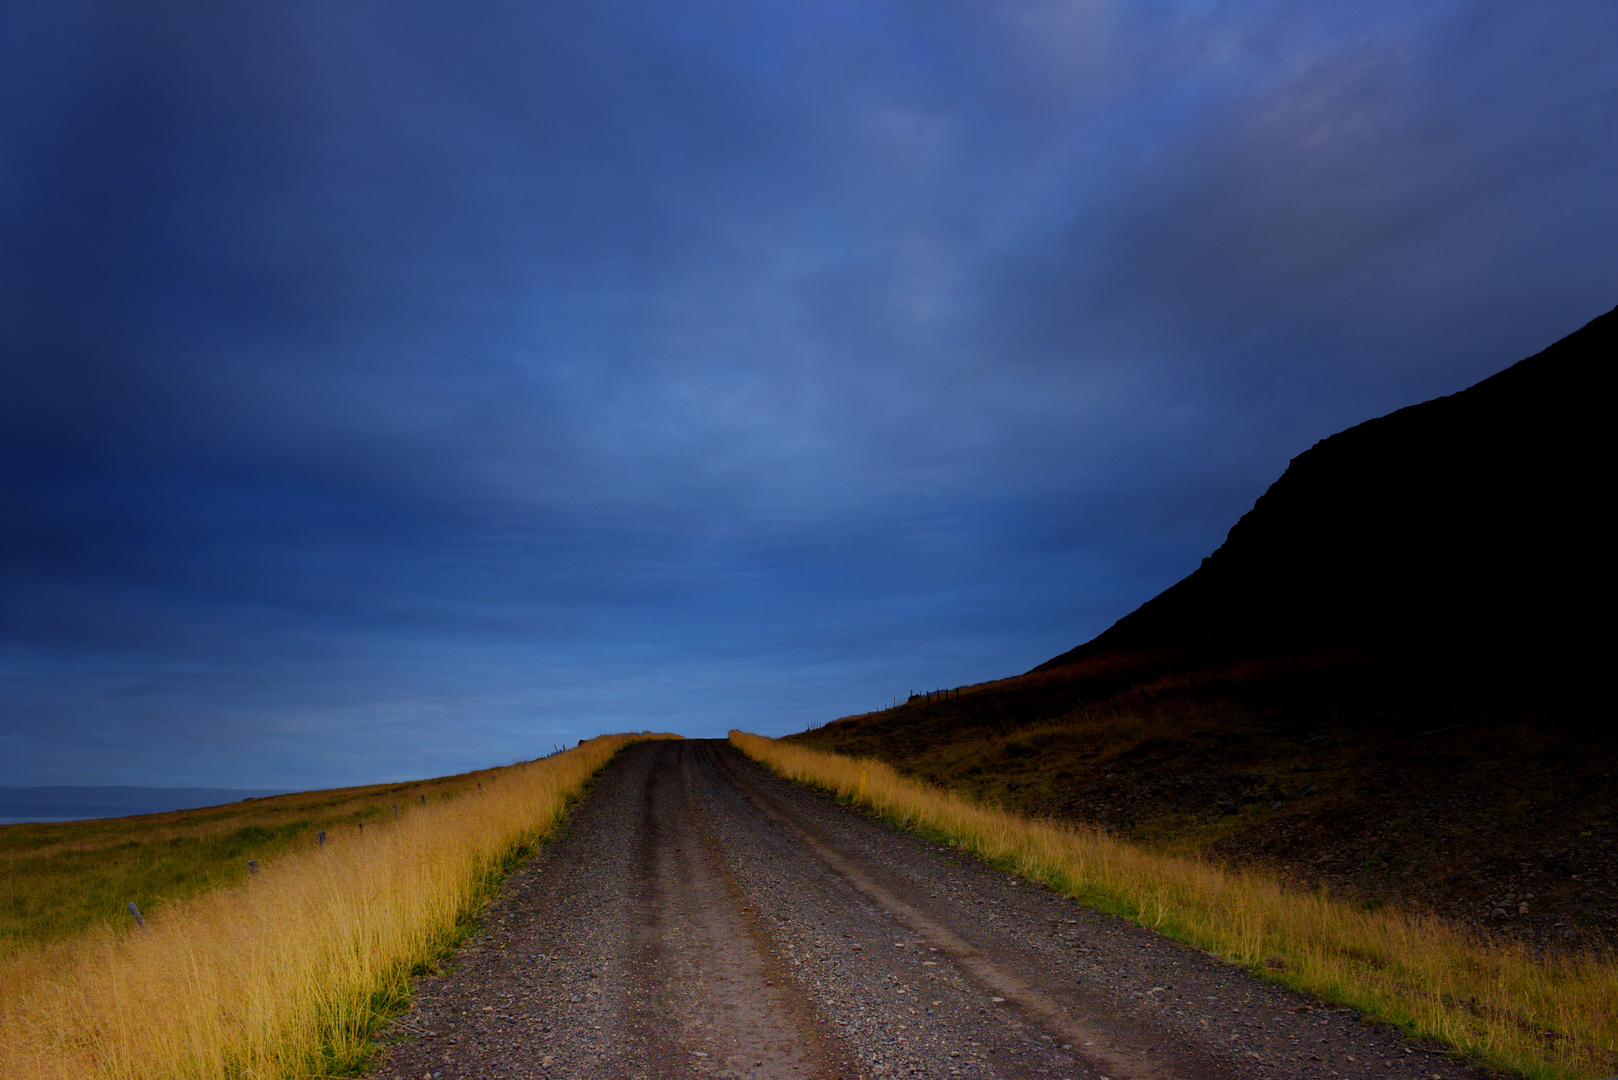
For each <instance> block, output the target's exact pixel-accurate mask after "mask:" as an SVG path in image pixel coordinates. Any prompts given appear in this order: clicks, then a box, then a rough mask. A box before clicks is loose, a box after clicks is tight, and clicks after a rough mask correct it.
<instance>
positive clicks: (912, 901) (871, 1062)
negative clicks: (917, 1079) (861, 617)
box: [374, 740, 1487, 1080]
mask: <svg viewBox="0 0 1618 1080" xmlns="http://www.w3.org/2000/svg"><path fill="white" fill-rule="evenodd" d="M484 926H485V928H484V930H483V931H482V932H480V933H479V934H478V935H477V936H476V937H474V938H473V939H472V940H471V941H470V942H469V944H468V945H467V946H466V947H464V948H463V949H462V950H461V951H460V952H459V953H458V954H457V955H456V956H455V957H454V959H453V960H452V961H451V963H450V964H449V965H448V970H447V972H446V973H445V974H444V975H441V976H438V977H434V978H429V979H424V980H422V982H421V983H420V984H419V986H418V988H417V996H416V998H415V1003H414V1006H413V1008H412V1009H411V1010H410V1011H409V1012H408V1013H406V1014H405V1015H404V1016H403V1017H402V1018H401V1019H400V1020H399V1021H398V1023H397V1024H395V1025H394V1027H393V1029H392V1030H391V1031H390V1032H389V1034H388V1036H387V1037H386V1039H385V1040H384V1041H385V1042H386V1044H387V1050H386V1052H385V1054H384V1056H383V1058H382V1059H381V1062H380V1064H379V1065H378V1067H377V1069H376V1071H375V1074H374V1075H375V1076H377V1077H380V1078H384V1080H386V1078H393V1080H424V1078H426V1077H434V1078H457V1080H458V1078H462V1077H481V1078H489V1080H495V1078H501V1080H504V1078H509V1077H534V1078H540V1077H545V1078H550V1077H559V1078H583V1077H648V1078H653V1077H657V1078H662V1077H715V1078H718V1077H750V1078H752V1077H757V1078H763V1080H774V1078H786V1077H794V1078H808V1077H814V1078H832V1077H850V1078H852V1077H876V1076H899V1075H918V1076H938V1077H954V1076H962V1077H1036V1076H1037V1077H1049V1078H1061V1077H1071V1078H1074V1080H1081V1078H1082V1080H1095V1078H1102V1080H1125V1078H1130V1080H1134V1078H1140V1080H1149V1078H1164V1080H1167V1078H1177V1080H1202V1078H1210V1080H1211V1078H1235V1077H1265V1078H1270V1077H1276V1078H1281V1077H1309V1078H1325V1077H1355V1078H1358V1077H1365V1078H1371V1077H1378V1078H1381V1077H1404V1078H1410V1080H1415V1078H1422V1080H1427V1078H1436V1080H1451V1078H1460V1077H1474V1078H1480V1077H1483V1076H1485V1075H1487V1074H1485V1073H1483V1072H1481V1071H1479V1070H1477V1069H1475V1068H1473V1067H1469V1066H1464V1065H1460V1064H1457V1063H1455V1062H1453V1061H1451V1060H1449V1059H1448V1058H1446V1057H1445V1056H1443V1055H1442V1054H1439V1053H1435V1052H1434V1051H1433V1049H1432V1048H1431V1047H1424V1046H1419V1045H1416V1044H1412V1043H1408V1042H1406V1041H1405V1040H1403V1039H1402V1038H1401V1037H1400V1036H1399V1035H1398V1034H1397V1033H1396V1032H1395V1031H1393V1030H1392V1029H1390V1028H1387V1027H1384V1026H1379V1025H1373V1024H1368V1023H1366V1022H1364V1021H1362V1020H1361V1019H1360V1018H1359V1017H1358V1016H1357V1015H1356V1014H1354V1013H1353V1012H1352V1011H1349V1010H1342V1009H1332V1008H1326V1007H1322V1006H1320V1005H1318V1004H1317V1003H1315V1002H1313V1001H1311V1000H1309V999H1307V998H1303V997H1300V996H1298V995H1296V994H1292V993H1290V992H1288V991H1285V990H1281V989H1279V988H1277V987H1274V986H1271V985H1269V984H1267V983H1264V982H1262V981H1260V980H1258V979H1255V978H1253V977H1252V976H1251V975H1249V974H1247V973H1246V972H1245V971H1242V970H1240V969H1237V968H1234V967H1231V966H1230V965H1228V964H1224V963H1221V962H1219V961H1217V960H1215V959H1213V958H1211V957H1209V956H1207V955H1206V954H1204V953H1201V952H1198V951H1197V950H1195V949H1191V948H1188V947H1186V946H1182V945H1178V944H1176V943H1174V942H1171V941H1167V940H1165V939H1163V938H1160V937H1157V936H1156V935H1153V934H1151V933H1148V932H1146V931H1143V930H1140V929H1138V928H1136V927H1134V926H1132V925H1130V924H1128V923H1125V922H1122V921H1120V920H1118V919H1115V918H1112V917H1110V916H1106V915H1101V914H1099V913H1096V912H1094V911H1091V910H1088V909H1086V908H1084V907H1082V906H1080V905H1078V904H1076V903H1074V902H1073V901H1071V900H1068V899H1066V898H1064V897H1061V896H1059V895H1058V894H1056V893H1054V892H1051V891H1050V890H1047V889H1044V888H1041V887H1037V886H1032V885H1029V884H1028V883H1027V882H1022V881H1019V880H1017V879H1015V878H1011V877H1008V876H1007V875H1006V874H1005V873H1004V872H1003V871H998V870H995V869H994V868H992V867H990V866H988V865H986V864H984V863H982V862H980V861H978V860H976V859H973V858H971V857H969V856H964V855H962V854H960V853H959V852H956V851H953V850H951V849H948V848H942V847H939V846H938V845H935V844H931V843H929V842H927V841H924V840H920V839H918V838H916V837H913V836H909V835H907V834H905V833H902V832H899V831H897V830H894V829H891V828H889V827H887V826H885V825H883V824H881V823H880V822H877V821H874V820H872V819H870V818H868V817H865V816H863V815H861V814H859V813H858V812H855V811H852V810H850V809H848V808H846V807H844V806H841V805H839V804H838V803H836V802H834V801H833V800H831V799H828V798H825V797H824V796H821V795H818V794H816V793H814V792H810V791H807V790H804V789H802V788H799V787H796V786H794V785H792V784H789V783H787V782H785V781H782V780H780V779H778V778H776V777H775V776H773V775H771V774H770V773H769V772H767V771H766V770H764V769H763V768H761V767H760V766H758V765H756V764H754V763H753V762H751V761H749V760H747V759H746V758H745V757H743V756H742V755H741V754H740V753H739V752H737V751H736V750H735V749H733V748H732V747H731V746H730V745H729V744H728V743H726V742H720V741H711V742H710V741H697V740H690V741H683V742H679V741H669V742H651V743H642V744H638V745H636V746H632V747H630V748H629V749H627V750H626V751H625V752H624V753H623V754H621V755H620V756H619V757H618V758H617V759H615V760H614V761H613V763H612V764H611V765H610V766H608V768H607V769H606V771H605V772H604V773H603V774H602V775H601V777H600V779H599V781H598V783H597V785H596V787H595V790H594V792H593V793H592V794H591V796H590V797H589V798H588V799H586V800H585V801H584V802H583V803H581V804H580V805H579V806H578V807H577V808H575V810H574V812H573V813H572V814H571V815H570V817H569V819H568V821H567V823H566V825H565V826H564V827H563V828H562V830H561V831H560V832H559V834H558V836H557V838H556V840H555V841H554V842H553V843H552V844H550V845H549V846H548V847H547V848H546V849H545V850H544V851H543V852H542V853H541V854H539V855H538V856H536V857H535V858H534V859H533V860H532V861H530V862H529V863H528V864H527V865H525V866H524V867H522V868H521V869H519V870H518V871H517V872H516V873H514V874H513V875H512V876H511V878H510V879H509V880H508V882H507V884H506V887H505V888H504V889H503V890H502V892H501V894H500V896H499V898H498V899H497V900H496V901H495V902H494V903H493V904H492V905H491V907H490V908H489V910H488V911H487V913H486V915H485V919H484Z"/></svg>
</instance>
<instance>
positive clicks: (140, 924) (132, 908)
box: [129, 900, 146, 930]
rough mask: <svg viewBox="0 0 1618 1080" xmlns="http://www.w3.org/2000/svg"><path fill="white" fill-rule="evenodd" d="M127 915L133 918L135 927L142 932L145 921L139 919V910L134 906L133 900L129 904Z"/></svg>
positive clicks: (144, 927)
mask: <svg viewBox="0 0 1618 1080" xmlns="http://www.w3.org/2000/svg"><path fill="white" fill-rule="evenodd" d="M129 914H130V915H132V916H134V918H135V925H136V926H138V927H140V928H141V929H142V930H144V929H146V920H145V919H143V918H141V917H140V908H138V907H136V906H135V901H133V900H131V901H130V902H129Z"/></svg>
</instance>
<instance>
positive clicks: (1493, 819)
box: [793, 311, 1618, 947]
mask: <svg viewBox="0 0 1618 1080" xmlns="http://www.w3.org/2000/svg"><path fill="white" fill-rule="evenodd" d="M1615 338H1618V311H1615V312H1611V313H1608V314H1607V315H1604V316H1602V317H1601V318H1599V319H1596V320H1595V321H1594V322H1592V323H1590V324H1589V325H1587V326H1586V327H1584V329H1582V330H1580V331H1578V332H1577V333H1575V334H1573V335H1571V336H1569V337H1567V338H1565V339H1563V340H1562V341H1560V342H1558V343H1557V344H1556V345H1554V346H1552V347H1551V348H1549V349H1546V350H1545V351H1544V352H1542V353H1539V354H1538V355H1536V356H1534V357H1531V358H1529V359H1527V360H1524V361H1522V362H1521V363H1518V364H1516V365H1514V366H1512V367H1511V368H1508V369H1507V370H1505V371H1503V372H1501V373H1500V374H1498V375H1495V376H1493V377H1492V378H1489V379H1486V380H1484V381H1483V382H1481V383H1478V384H1477V385H1476V386H1473V387H1472V388H1470V389H1468V390H1465V391H1463V392H1461V393H1458V394H1454V395H1451V396H1450V397H1446V398H1439V399H1437V400H1435V401H1429V402H1426V403H1424V404H1421V405H1416V406H1412V407H1411V408H1407V409H1401V410H1399V411H1398V412H1395V413H1392V414H1390V415H1388V416H1385V417H1382V418H1380V419H1377V420H1373V421H1370V422H1368V423H1365V424H1361V425H1359V426H1358V427H1355V428H1351V429H1349V430H1348V431H1345V432H1342V433H1340V434H1338V435H1335V436H1333V437H1331V438H1329V439H1325V440H1323V441H1322V442H1320V443H1318V444H1316V445H1315V446H1314V447H1313V448H1311V449H1310V450H1308V451H1307V452H1305V453H1303V454H1301V455H1299V456H1298V457H1297V458H1296V459H1295V460H1294V461H1293V462H1292V464H1291V466H1290V467H1289V468H1288V469H1287V471H1286V473H1285V475H1283V476H1282V477H1281V479H1279V480H1278V481H1276V483H1275V484H1274V485H1273V486H1272V487H1271V488H1270V490H1269V491H1268V492H1266V493H1265V494H1264V496H1263V497H1262V498H1261V499H1259V501H1258V503H1257V505H1255V506H1254V508H1253V510H1252V511H1251V512H1249V513H1248V514H1246V515H1245V516H1243V518H1242V519H1241V520H1240V521H1239V522H1238V523H1237V524H1236V526H1235V527H1234V528H1233V529H1231V532H1230V535H1229V537H1228V539H1227V540H1226V542H1225V544H1224V545H1223V546H1221V547H1220V549H1219V550H1218V551H1217V552H1215V553H1214V554H1213V555H1212V556H1210V557H1209V558H1208V559H1206V560H1205V561H1204V563H1203V565H1202V567H1201V568H1199V569H1198V570H1197V571H1196V572H1195V573H1193V574H1191V575H1190V576H1189V577H1187V578H1186V579H1185V580H1183V581H1181V582H1180V583H1178V584H1177V585H1175V586H1173V587H1172V588H1170V589H1167V590H1165V591H1164V592H1163V593H1162V594H1160V595H1159V596H1157V597H1155V598H1154V599H1152V600H1150V601H1148V602H1147V603H1146V604H1144V605H1142V606H1141V607H1140V608H1139V609H1137V610H1136V611H1134V612H1132V613H1131V614H1129V615H1128V616H1126V617H1124V618H1123V619H1120V620H1119V621H1118V622H1117V623H1116V624H1114V625H1113V626H1112V627H1111V628H1110V629H1108V630H1107V631H1106V632H1105V633H1103V634H1101V635H1100V636H1098V637H1096V638H1095V639H1094V640H1092V641H1090V642H1087V643H1086V644H1084V645H1081V646H1080V647H1078V648H1076V649H1073V650H1071V651H1069V652H1067V653H1063V654H1062V655H1061V656H1058V657H1056V658H1055V659H1053V660H1050V661H1048V662H1047V663H1044V664H1041V665H1040V666H1039V667H1037V668H1035V669H1033V670H1032V671H1030V672H1028V673H1027V674H1025V675H1021V676H1015V677H1012V678H1008V679H1003V680H1000V681H998V682H992V683H985V684H981V685H979V686H973V687H963V688H960V689H959V690H957V691H951V692H948V693H946V694H944V695H930V696H926V697H920V698H916V699H913V700H912V701H910V702H907V703H906V704H904V705H901V706H899V707H898V708H895V709H890V710H886V711H883V712H879V713H871V714H868V715H865V716H856V717H846V718H844V719H841V720H838V721H835V722H833V723H830V724H827V725H826V726H824V727H821V728H819V729H816V730H813V731H809V732H805V733H804V734H802V735H797V736H793V739H794V740H796V741H801V742H803V743H806V744H808V745H810V746H814V747H816V748H820V749H826V750H833V751H837V752H840V753H847V754H855V755H867V756H871V757H877V758H881V759H883V760H885V761H888V762H890V763H892V764H894V765H896V766H898V767H899V768H901V769H902V770H904V771H906V772H908V773H911V774H913V775H917V776H920V777H923V778H925V779H928V780H932V781H935V782H938V783H943V784H947V785H949V786H952V787H956V788H959V789H961V790H964V791H966V792H968V793H970V794H972V795H974V796H976V797H979V798H987V799H990V800H992V801H996V802H1001V803H1004V804H1007V805H1010V806H1013V807H1015V808H1017V809H1019V810H1021V811H1023V812H1026V813H1034V814H1052V815H1056V816H1058V817H1065V818H1070V819H1079V820H1087V821H1093V822H1096V823H1099V824H1102V825H1104V826H1106V827H1107V828H1109V829H1112V830H1116V831H1118V832H1120V833H1121V834H1122V835H1124V836H1127V837H1130V838H1132V839H1135V840H1137V841H1140V842H1145V843H1151V844H1155V845H1159V846H1162V847H1166V848H1170V849H1173V850H1181V851H1189V850H1197V851H1203V852H1208V853H1211V854H1215V855H1221V856H1227V857H1232V858H1236V859H1239V860H1242V861H1248V862H1259V863H1265V864H1268V865H1271V866H1272V867H1274V868H1275V869H1276V871H1277V872H1279V873H1282V874H1283V875H1284V876H1288V877H1291V878H1294V879H1298V880H1302V881H1305V882H1308V883H1310V884H1326V885H1329V886H1331V887H1333V888H1334V889H1337V890H1341V891H1345V892H1348V893H1351V894H1354V895H1358V896H1360V897H1362V898H1364V899H1365V900H1366V901H1367V902H1370V903H1380V902H1383V901H1398V902H1401V903H1406V904H1410V905H1415V906H1419V907H1426V908H1433V909H1436V910H1439V911H1441V912H1443V913H1444V914H1445V915H1446V916H1448V917H1450V918H1452V919H1455V920H1458V921H1464V922H1468V923H1472V924H1475V925H1487V926H1490V927H1494V928H1497V929H1500V930H1504V931H1508V932H1510V933H1513V934H1517V935H1519V936H1523V937H1526V938H1529V939H1532V940H1534V941H1538V942H1544V943H1546V944H1556V945H1558V946H1567V945H1570V944H1571V945H1573V946H1576V947H1601V946H1602V943H1603V942H1605V941H1606V940H1608V939H1609V936H1612V938H1613V939H1615V940H1618V935H1614V934H1613V931H1614V930H1615V929H1618V814H1615V812H1614V811H1615V807H1614V800H1613V798H1612V796H1611V795H1610V792H1611V791H1612V790H1613V781H1614V779H1615V775H1614V774H1618V734H1615V732H1614V725H1613V724H1612V722H1611V716H1610V706H1608V705H1607V704H1606V703H1605V701H1604V699H1603V698H1602V697H1601V695H1600V694H1599V692H1598V691H1599V689H1600V688H1599V685H1598V684H1599V681H1600V679H1601V678H1602V677H1603V676H1604V675H1605V672H1606V668H1607V664H1606V661H1605V656H1604V649H1605V645H1606V640H1605V639H1606V634H1605V632H1604V631H1602V630H1601V629H1600V627H1602V625H1603V623H1604V619H1605V614H1606V611H1607V610H1608V607H1609V604H1608V599H1609V594H1610V592H1611V588H1610V585H1609V580H1610V574H1609V571H1608V570H1607V564H1606V559H1607V555H1606V552H1605V550H1598V544H1601V542H1602V540H1604V538H1605V526H1604V522H1598V521H1597V520H1596V514H1597V512H1598V508H1599V506H1600V505H1602V504H1603V503H1604V502H1605V501H1606V499H1605V497H1604V495H1605V492H1606V491H1607V490H1608V489H1609V488H1610V482H1609V480H1608V478H1607V460H1608V454H1607V452H1606V447H1605V442H1604V440H1601V439H1599V438H1598V432H1599V431H1601V430H1603V428H1602V427H1601V425H1602V424H1603V423H1604V421H1605V417H1604V416H1603V415H1602V413H1603V411H1604V410H1605V408H1606V399H1605V395H1604V393H1603V392H1602V391H1601V389H1600V388H1601V387H1602V386H1603V385H1605V382H1604V380H1603V379H1602V377H1601V376H1602V375H1604V374H1605V369H1606V368H1607V367H1608V366H1610V364H1611V361H1612V358H1613V356H1614V355H1615V354H1618V343H1615ZM1592 627H1595V628H1597V629H1595V630H1592V629H1591V628H1592ZM1525 897H1532V900H1531V901H1529V900H1526V899H1525ZM1508 901H1509V902H1508ZM1525 905H1526V906H1525Z"/></svg>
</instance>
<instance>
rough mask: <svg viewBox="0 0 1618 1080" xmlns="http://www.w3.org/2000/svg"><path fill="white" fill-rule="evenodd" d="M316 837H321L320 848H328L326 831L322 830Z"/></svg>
mask: <svg viewBox="0 0 1618 1080" xmlns="http://www.w3.org/2000/svg"><path fill="white" fill-rule="evenodd" d="M315 835H316V836H318V837H320V846H321V847H325V846H326V830H325V829H321V830H320V832H318V833H316V834H315Z"/></svg>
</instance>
